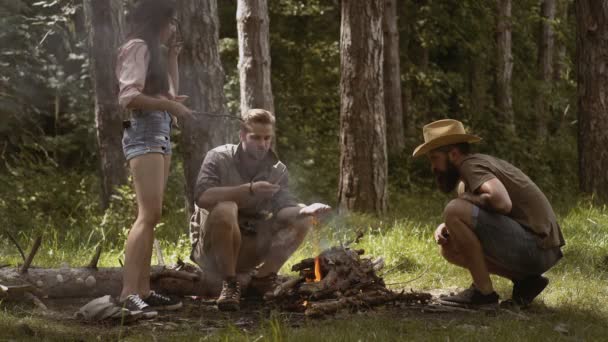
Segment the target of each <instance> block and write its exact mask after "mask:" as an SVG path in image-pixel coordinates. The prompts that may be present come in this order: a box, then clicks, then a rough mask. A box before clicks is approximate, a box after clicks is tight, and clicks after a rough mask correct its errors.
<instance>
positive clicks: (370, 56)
mask: <svg viewBox="0 0 608 342" xmlns="http://www.w3.org/2000/svg"><path fill="white" fill-rule="evenodd" d="M383 10H384V1H383V0H370V1H355V0H344V1H343V2H342V21H341V37H340V68H341V79H340V97H341V101H340V183H339V190H338V202H339V209H340V210H341V211H351V210H354V211H362V212H371V213H376V214H382V213H384V212H385V211H386V199H387V192H388V191H387V157H386V154H387V153H386V135H385V129H386V128H385V126H386V125H385V114H384V91H383V76H382V75H383V70H382V69H383V68H382V67H383V65H382V64H383V61H384V58H383V49H384V48H383V35H382V16H383Z"/></svg>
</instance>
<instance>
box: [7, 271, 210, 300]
mask: <svg viewBox="0 0 608 342" xmlns="http://www.w3.org/2000/svg"><path fill="white" fill-rule="evenodd" d="M150 279H151V280H150V282H151V286H152V289H154V290H155V291H158V292H162V293H166V294H174V295H182V296H183V295H192V296H207V295H208V294H207V293H206V289H205V286H203V285H204V284H205V278H204V276H203V274H202V272H200V271H198V272H197V273H190V272H186V271H176V270H174V269H169V268H167V267H164V266H153V267H152V269H151V274H150ZM0 284H2V285H4V287H3V288H4V289H8V290H7V291H0V292H2V294H0V297H7V298H9V297H12V296H10V294H11V289H12V292H13V293H23V292H26V291H25V290H27V291H28V292H29V291H32V290H34V292H35V293H36V294H42V296H43V297H46V298H93V297H99V296H103V295H111V296H118V295H119V294H120V291H121V289H122V268H120V267H109V268H99V269H96V268H90V267H80V268H67V267H64V268H37V267H30V268H29V269H28V270H27V273H21V272H20V270H19V269H17V268H14V267H10V268H8V267H7V268H2V269H0Z"/></svg>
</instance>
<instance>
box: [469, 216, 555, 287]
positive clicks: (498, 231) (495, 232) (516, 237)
mask: <svg viewBox="0 0 608 342" xmlns="http://www.w3.org/2000/svg"><path fill="white" fill-rule="evenodd" d="M473 226H474V227H475V230H474V231H475V235H477V237H478V238H479V241H480V243H481V246H482V248H483V252H484V254H485V255H486V256H487V257H488V258H489V259H490V260H491V261H493V262H495V263H497V264H498V265H499V266H502V267H504V268H506V269H507V270H511V271H515V272H517V273H519V274H522V275H526V276H527V275H539V274H543V273H544V272H545V271H547V270H548V269H549V268H551V267H553V265H555V264H556V263H557V262H558V261H559V259H561V257H562V252H561V249H560V248H559V247H554V248H549V249H543V248H540V247H538V244H537V242H538V239H539V237H538V236H537V235H535V234H534V233H532V232H531V231H530V230H529V229H527V228H525V227H524V226H522V225H521V224H519V223H518V222H517V221H515V220H513V219H512V218H510V217H508V216H505V215H500V214H496V213H492V212H489V211H486V210H483V209H480V208H479V207H477V206H473Z"/></svg>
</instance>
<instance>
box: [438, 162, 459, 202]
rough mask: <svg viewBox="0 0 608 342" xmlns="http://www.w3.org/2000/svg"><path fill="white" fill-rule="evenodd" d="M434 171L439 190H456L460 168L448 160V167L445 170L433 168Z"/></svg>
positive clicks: (448, 191) (447, 192)
mask: <svg viewBox="0 0 608 342" xmlns="http://www.w3.org/2000/svg"><path fill="white" fill-rule="evenodd" d="M433 173H434V174H435V181H436V182H437V186H438V187H439V190H440V191H441V192H443V193H445V194H449V193H450V192H452V191H454V189H455V188H456V186H457V185H458V181H459V179H460V172H458V168H456V166H455V165H454V164H452V162H450V161H449V160H448V161H447V169H446V170H445V171H443V172H442V171H437V170H433Z"/></svg>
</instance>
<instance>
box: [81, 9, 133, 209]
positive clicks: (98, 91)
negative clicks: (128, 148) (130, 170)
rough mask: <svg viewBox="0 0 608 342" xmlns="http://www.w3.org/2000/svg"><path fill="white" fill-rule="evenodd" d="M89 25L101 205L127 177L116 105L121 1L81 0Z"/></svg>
mask: <svg viewBox="0 0 608 342" xmlns="http://www.w3.org/2000/svg"><path fill="white" fill-rule="evenodd" d="M84 9H85V16H86V22H87V27H89V56H90V59H91V63H90V72H91V76H92V80H93V82H92V83H93V89H94V91H95V127H96V129H97V145H98V148H99V157H100V158H99V159H100V164H101V165H100V166H101V168H100V171H101V180H102V182H101V185H102V191H101V205H102V207H103V208H104V209H105V208H107V207H108V205H109V202H110V198H111V195H112V192H113V191H114V189H115V188H116V187H117V186H119V185H121V184H125V183H126V181H127V169H126V167H125V157H124V154H123V152H122V119H123V110H122V108H121V107H120V106H119V105H118V80H117V79H116V76H115V75H116V74H115V69H116V51H117V49H118V47H119V45H120V43H121V42H122V41H123V27H124V19H123V3H122V1H120V0H95V1H93V0H85V1H84Z"/></svg>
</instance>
